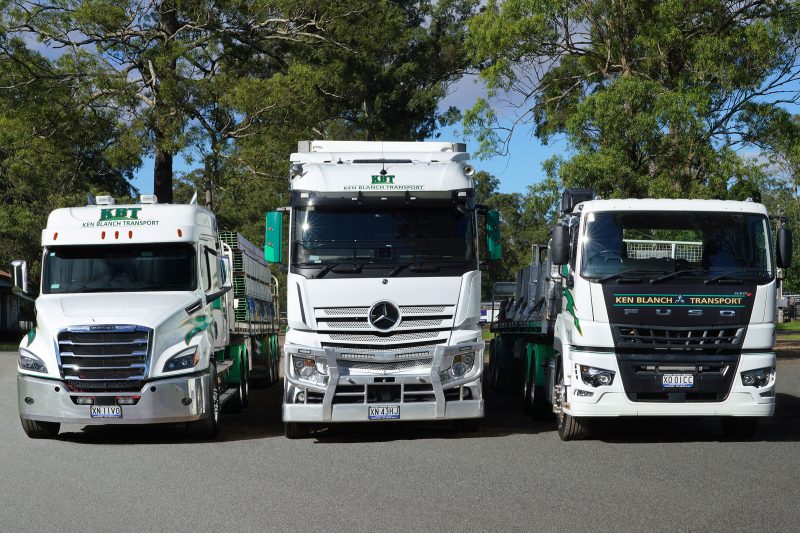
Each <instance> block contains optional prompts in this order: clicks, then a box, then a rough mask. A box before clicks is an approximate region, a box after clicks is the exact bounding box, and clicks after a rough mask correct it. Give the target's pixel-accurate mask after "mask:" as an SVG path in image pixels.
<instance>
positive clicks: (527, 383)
mask: <svg viewBox="0 0 800 533" xmlns="http://www.w3.org/2000/svg"><path fill="white" fill-rule="evenodd" d="M524 364H525V363H523V366H524ZM526 374H527V376H526V377H523V380H522V412H524V413H525V414H530V413H531V411H532V410H533V379H534V377H533V365H531V368H529V369H528V372H527V373H526Z"/></svg>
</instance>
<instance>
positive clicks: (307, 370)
mask: <svg viewBox="0 0 800 533" xmlns="http://www.w3.org/2000/svg"><path fill="white" fill-rule="evenodd" d="M316 373H317V369H316V368H315V367H313V366H304V367H303V368H302V370H300V377H301V378H303V379H311V378H313V377H314V375H315V374H316Z"/></svg>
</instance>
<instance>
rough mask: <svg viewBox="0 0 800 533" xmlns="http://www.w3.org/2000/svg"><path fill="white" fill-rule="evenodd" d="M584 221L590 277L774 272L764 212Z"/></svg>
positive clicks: (632, 214) (633, 214)
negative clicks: (761, 213)
mask: <svg viewBox="0 0 800 533" xmlns="http://www.w3.org/2000/svg"><path fill="white" fill-rule="evenodd" d="M584 220H585V227H584V229H583V231H582V232H581V240H580V242H581V244H582V247H583V250H582V261H581V263H582V267H581V268H582V275H583V276H584V277H586V278H590V279H602V278H608V279H611V278H614V277H615V274H624V273H625V272H627V271H630V272H631V275H632V276H633V275H634V273H635V277H640V278H641V277H647V278H649V279H651V280H659V281H660V280H661V279H664V280H666V279H678V278H679V279H680V280H684V279H687V278H688V279H692V278H694V279H702V280H709V281H710V280H715V281H718V280H720V279H726V278H730V279H739V280H748V281H756V282H759V283H763V282H766V281H770V280H772V278H773V276H774V266H773V263H772V253H771V245H770V233H769V224H768V220H767V218H766V217H765V216H763V215H757V214H746V213H715V212H699V213H685V212H674V211H673V212H650V211H647V212H637V211H625V212H601V213H588V214H587V215H586V216H585V217H584ZM673 274H674V275H673ZM715 278H716V279H715Z"/></svg>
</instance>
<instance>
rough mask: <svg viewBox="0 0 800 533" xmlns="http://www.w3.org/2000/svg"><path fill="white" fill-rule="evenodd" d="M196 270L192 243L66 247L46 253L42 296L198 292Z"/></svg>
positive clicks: (51, 249) (49, 250) (50, 249)
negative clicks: (196, 290)
mask: <svg viewBox="0 0 800 533" xmlns="http://www.w3.org/2000/svg"><path fill="white" fill-rule="evenodd" d="M196 271H197V267H196V261H195V250H194V247H192V246H191V245H187V244H178V245H175V244H120V245H109V246H61V247H54V248H49V249H48V250H47V251H46V252H45V257H44V264H43V278H42V292H43V293H45V294H65V293H76V292H133V291H147V292H150V291H192V290H194V289H196V288H197V272H196Z"/></svg>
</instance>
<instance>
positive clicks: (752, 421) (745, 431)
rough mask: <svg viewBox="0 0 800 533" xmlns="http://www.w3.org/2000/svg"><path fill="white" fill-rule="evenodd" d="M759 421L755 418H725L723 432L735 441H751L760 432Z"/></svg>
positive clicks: (723, 418)
mask: <svg viewBox="0 0 800 533" xmlns="http://www.w3.org/2000/svg"><path fill="white" fill-rule="evenodd" d="M758 422H759V419H758V418H757V417H755V416H724V417H722V432H723V433H724V434H725V437H726V438H728V439H733V440H750V439H752V438H753V435H755V433H756V431H758Z"/></svg>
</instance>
